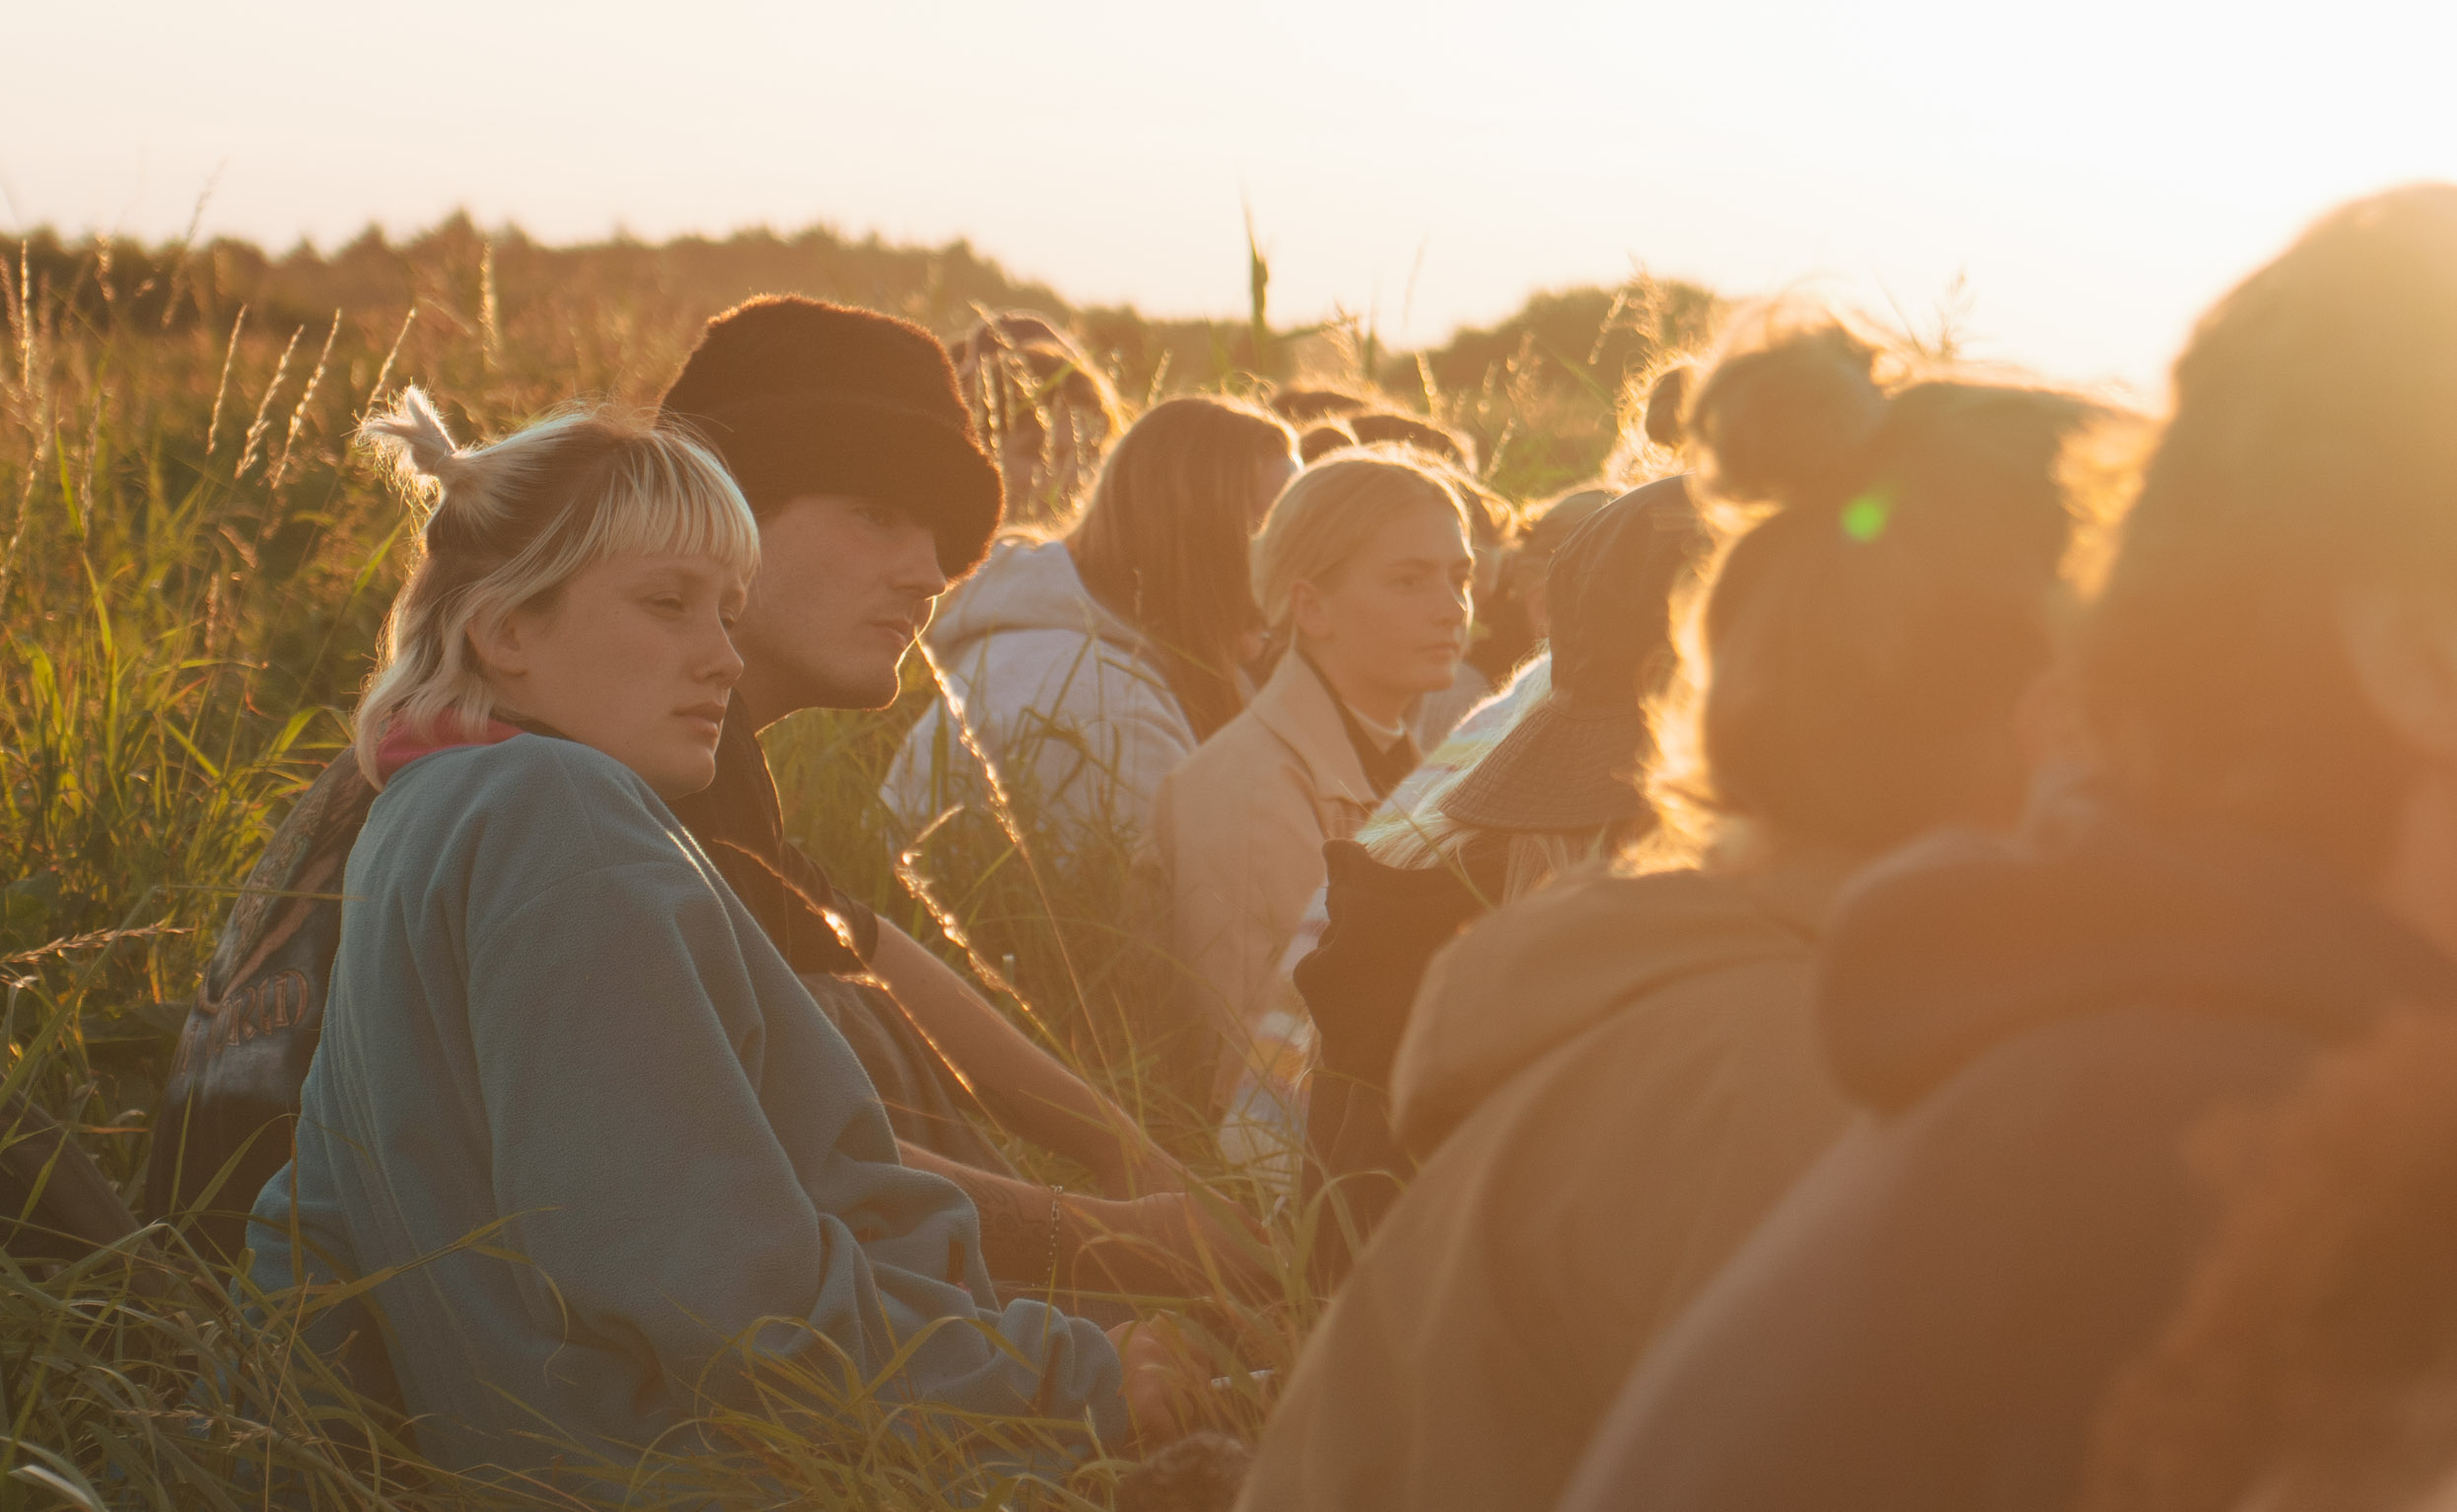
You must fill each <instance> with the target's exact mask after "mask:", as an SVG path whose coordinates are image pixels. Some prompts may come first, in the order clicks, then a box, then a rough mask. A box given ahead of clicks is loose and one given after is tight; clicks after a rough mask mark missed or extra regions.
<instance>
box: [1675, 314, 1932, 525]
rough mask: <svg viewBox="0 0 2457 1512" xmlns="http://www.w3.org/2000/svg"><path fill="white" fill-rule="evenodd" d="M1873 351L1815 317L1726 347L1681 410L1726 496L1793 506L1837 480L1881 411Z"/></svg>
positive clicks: (1882, 394)
mask: <svg viewBox="0 0 2457 1512" xmlns="http://www.w3.org/2000/svg"><path fill="white" fill-rule="evenodd" d="M1877 356H1878V350H1877V348H1876V347H1875V346H1873V345H1871V344H1870V343H1868V342H1866V341H1863V340H1861V339H1860V337H1859V336H1856V335H1854V334H1853V333H1852V332H1851V331H1849V330H1848V329H1846V328H1845V327H1844V326H1843V325H1841V324H1840V323H1837V322H1833V321H1824V322H1820V323H1818V324H1816V325H1812V326H1809V327H1807V328H1806V329H1802V330H1797V331H1794V332H1790V333H1787V334H1783V335H1779V336H1776V337H1774V338H1773V339H1771V340H1769V341H1767V342H1766V343H1765V344H1763V345H1760V346H1756V347H1753V348H1750V349H1747V350H1743V351H1740V352H1737V353H1733V354H1731V355H1728V356H1726V357H1724V358H1723V360H1722V361H1721V362H1720V363H1718V364H1717V365H1716V368H1715V371H1714V373H1713V374H1712V375H1711V376H1709V378H1707V380H1706V382H1705V384H1704V385H1702V386H1701V387H1700V388H1699V390H1698V397H1697V402H1696V403H1695V404H1693V405H1692V406H1691V407H1690V414H1689V430H1690V434H1691V435H1692V436H1693V437H1695V438H1696V439H1697V440H1698V441H1699V442H1700V443H1701V444H1702V445H1703V446H1704V447H1706V449H1707V451H1708V452H1709V454H1710V455H1711V457H1712V458H1713V464H1714V466H1713V471H1714V477H1715V483H1716V491H1717V492H1719V493H1720V494H1722V495H1723V496H1724V497H1726V498H1730V499H1737V500H1745V501H1752V502H1754V501H1771V502H1775V503H1781V504H1793V503H1797V502H1799V501H1800V500H1801V499H1803V498H1805V497H1807V496H1809V495H1812V494H1815V493H1818V492H1820V491H1823V490H1827V489H1831V488H1834V487H1837V486H1839V485H1840V483H1841V480H1842V475H1843V473H1844V472H1845V471H1846V470H1847V469H1848V468H1849V467H1850V465H1851V462H1852V458H1853V456H1854V454H1855V453H1856V452H1857V451H1858V450H1859V448H1860V443H1861V442H1862V441H1863V440H1865V439H1866V437H1867V435H1868V433H1869V432H1870V431H1871V430H1873V429H1875V427H1876V424H1877V421H1878V420H1879V419H1881V418H1882V417H1883V416H1884V413H1885V391H1884V389H1882V388H1880V387H1879V386H1878V385H1877V380H1876V363H1877Z"/></svg>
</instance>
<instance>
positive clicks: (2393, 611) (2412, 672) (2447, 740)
mask: <svg viewBox="0 0 2457 1512" xmlns="http://www.w3.org/2000/svg"><path fill="white" fill-rule="evenodd" d="M2338 634H2339V640H2340V644H2341V645H2342V646H2343V647H2344V648H2345V651H2346V654H2347V663H2348V665H2349V666H2350V667H2351V668H2352V670H2353V672H2354V681H2355V685H2356V686H2357V687H2360V688H2361V689H2362V690H2363V696H2364V698H2365V699H2366V700H2367V701H2368V702H2369V703H2370V704H2371V706H2372V709H2373V711H2374V712H2375V713H2377V714H2378V715H2379V716H2380V718H2381V721H2382V722H2384V723H2386V724H2387V725H2388V726H2389V728H2390V729H2391V730H2393V731H2395V732H2396V734H2397V736H2398V738H2399V739H2401V740H2403V741H2404V742H2406V744H2408V745H2409V746H2411V747H2413V748H2414V749H2415V750H2416V751H2418V752H2421V753H2423V754H2427V755H2430V756H2435V757H2442V758H2457V599H2452V598H2451V597H2450V596H2448V595H2446V594H2443V593H2425V592H2422V591H2419V590H2417V589H2413V588H2407V587H2397V586H2388V585H2377V586H2371V587H2363V588H2355V589H2350V590H2348V591H2347V592H2346V593H2345V594H2344V595H2342V596H2341V597H2340V599H2339V601H2338Z"/></svg>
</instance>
